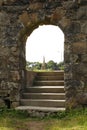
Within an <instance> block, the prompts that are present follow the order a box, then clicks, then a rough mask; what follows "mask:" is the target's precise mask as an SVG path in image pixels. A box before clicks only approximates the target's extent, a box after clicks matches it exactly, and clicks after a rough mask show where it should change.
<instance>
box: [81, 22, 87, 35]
mask: <svg viewBox="0 0 87 130" xmlns="http://www.w3.org/2000/svg"><path fill="white" fill-rule="evenodd" d="M81 32H82V33H83V34H86V35H87V21H86V22H85V23H82V26H81Z"/></svg>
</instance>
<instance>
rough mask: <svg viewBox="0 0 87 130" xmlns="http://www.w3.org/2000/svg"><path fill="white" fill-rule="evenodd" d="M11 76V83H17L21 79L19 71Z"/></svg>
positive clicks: (11, 73) (13, 72)
mask: <svg viewBox="0 0 87 130" xmlns="http://www.w3.org/2000/svg"><path fill="white" fill-rule="evenodd" d="M9 75H10V76H9V78H10V81H14V82H17V81H19V80H20V79H21V78H20V74H19V71H11V72H10V74H9Z"/></svg>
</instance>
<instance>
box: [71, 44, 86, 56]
mask: <svg viewBox="0 0 87 130" xmlns="http://www.w3.org/2000/svg"><path fill="white" fill-rule="evenodd" d="M72 52H73V53H75V54H83V53H86V52H87V43H86V42H76V43H73V44H72Z"/></svg>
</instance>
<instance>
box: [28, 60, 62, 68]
mask: <svg viewBox="0 0 87 130" xmlns="http://www.w3.org/2000/svg"><path fill="white" fill-rule="evenodd" d="M45 66H46V70H64V62H60V63H56V62H54V61H53V60H50V61H48V62H47V63H45ZM26 69H27V70H42V63H40V62H27V63H26Z"/></svg>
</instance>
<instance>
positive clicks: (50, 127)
mask: <svg viewBox="0 0 87 130" xmlns="http://www.w3.org/2000/svg"><path fill="white" fill-rule="evenodd" d="M0 130H87V109H84V110H73V111H70V112H58V113H55V114H52V115H50V116H47V117H45V118H43V119H42V118H30V117H29V115H28V113H27V112H24V111H23V112H21V111H15V110H1V111H0Z"/></svg>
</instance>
